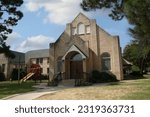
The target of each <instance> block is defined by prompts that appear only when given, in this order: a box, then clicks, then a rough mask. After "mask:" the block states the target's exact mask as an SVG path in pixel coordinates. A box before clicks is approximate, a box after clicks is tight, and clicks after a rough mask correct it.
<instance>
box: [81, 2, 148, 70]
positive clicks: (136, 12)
mask: <svg viewBox="0 0 150 117" xmlns="http://www.w3.org/2000/svg"><path fill="white" fill-rule="evenodd" d="M81 7H82V8H83V9H84V10H85V11H90V10H96V9H102V8H106V9H111V12H110V14H109V16H110V17H111V18H112V19H113V20H121V19H122V18H123V17H126V18H127V19H128V21H129V23H130V24H131V25H132V28H129V32H130V34H131V35H132V37H133V38H134V39H133V40H134V43H131V44H129V45H127V46H126V48H125V53H126V55H127V56H126V57H128V58H129V59H130V60H131V61H132V62H133V63H134V64H137V65H138V66H139V68H140V69H141V71H142V69H143V67H144V66H145V64H149V59H150V0H83V1H82V3H81ZM128 53H129V54H128ZM145 62H148V63H145Z"/></svg>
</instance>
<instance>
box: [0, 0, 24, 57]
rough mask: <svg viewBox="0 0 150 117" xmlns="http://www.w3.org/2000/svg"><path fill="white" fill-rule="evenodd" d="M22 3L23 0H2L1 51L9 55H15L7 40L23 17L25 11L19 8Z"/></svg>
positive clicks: (0, 23)
mask: <svg viewBox="0 0 150 117" xmlns="http://www.w3.org/2000/svg"><path fill="white" fill-rule="evenodd" d="M22 4H23V0H1V1H0V53H4V54H5V55H6V56H7V57H14V55H13V54H12V53H11V51H10V50H9V49H10V46H8V45H7V44H6V42H5V41H6V40H7V37H8V34H10V33H12V27H13V26H15V25H17V22H18V21H19V20H20V19H21V18H22V17H23V13H22V12H21V11H19V10H18V8H19V7H20V6H21V5H22Z"/></svg>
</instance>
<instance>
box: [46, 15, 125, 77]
mask: <svg viewBox="0 0 150 117" xmlns="http://www.w3.org/2000/svg"><path fill="white" fill-rule="evenodd" d="M49 53H50V55H49V56H50V57H49V60H50V62H49V63H50V68H49V78H50V80H52V79H53V78H54V76H55V75H56V74H58V73H60V72H61V73H62V74H63V80H65V79H75V78H77V77H78V78H79V77H83V78H84V77H86V75H87V74H90V73H91V72H92V71H93V70H98V71H106V72H111V73H113V74H114V75H116V77H117V79H118V80H122V79H123V71H122V57H121V48H120V42H119V36H112V35H110V34H108V33H107V32H106V31H104V30H103V29H102V28H100V27H99V26H98V25H97V24H96V20H94V19H89V18H88V17H86V16H85V15H84V14H82V13H79V15H78V16H77V17H76V18H75V19H74V20H73V21H72V22H71V23H68V24H67V25H66V29H65V30H64V32H63V33H62V34H61V35H60V37H59V38H58V39H57V41H56V42H55V43H50V51H49Z"/></svg>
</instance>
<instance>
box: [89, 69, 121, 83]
mask: <svg viewBox="0 0 150 117" xmlns="http://www.w3.org/2000/svg"><path fill="white" fill-rule="evenodd" d="M90 81H91V82H92V83H105V82H117V81H118V80H117V78H116V76H115V75H114V74H112V73H111V72H99V71H97V70H94V71H92V77H91V79H90Z"/></svg>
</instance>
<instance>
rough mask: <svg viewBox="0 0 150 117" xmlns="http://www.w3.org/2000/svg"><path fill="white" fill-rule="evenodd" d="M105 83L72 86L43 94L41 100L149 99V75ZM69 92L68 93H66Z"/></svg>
mask: <svg viewBox="0 0 150 117" xmlns="http://www.w3.org/2000/svg"><path fill="white" fill-rule="evenodd" d="M145 77H146V78H138V79H134V80H123V81H121V82H112V83H109V84H106V85H101V84H97V85H93V86H87V87H74V88H68V89H64V90H61V91H59V92H55V93H53V94H52V93H50V94H46V95H43V96H41V97H39V98H37V99H41V100H72V99H73V100H84V99H86V100H137V99H138V100H146V99H147V100H150V75H146V76H145ZM68 94H69V95H68Z"/></svg>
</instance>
